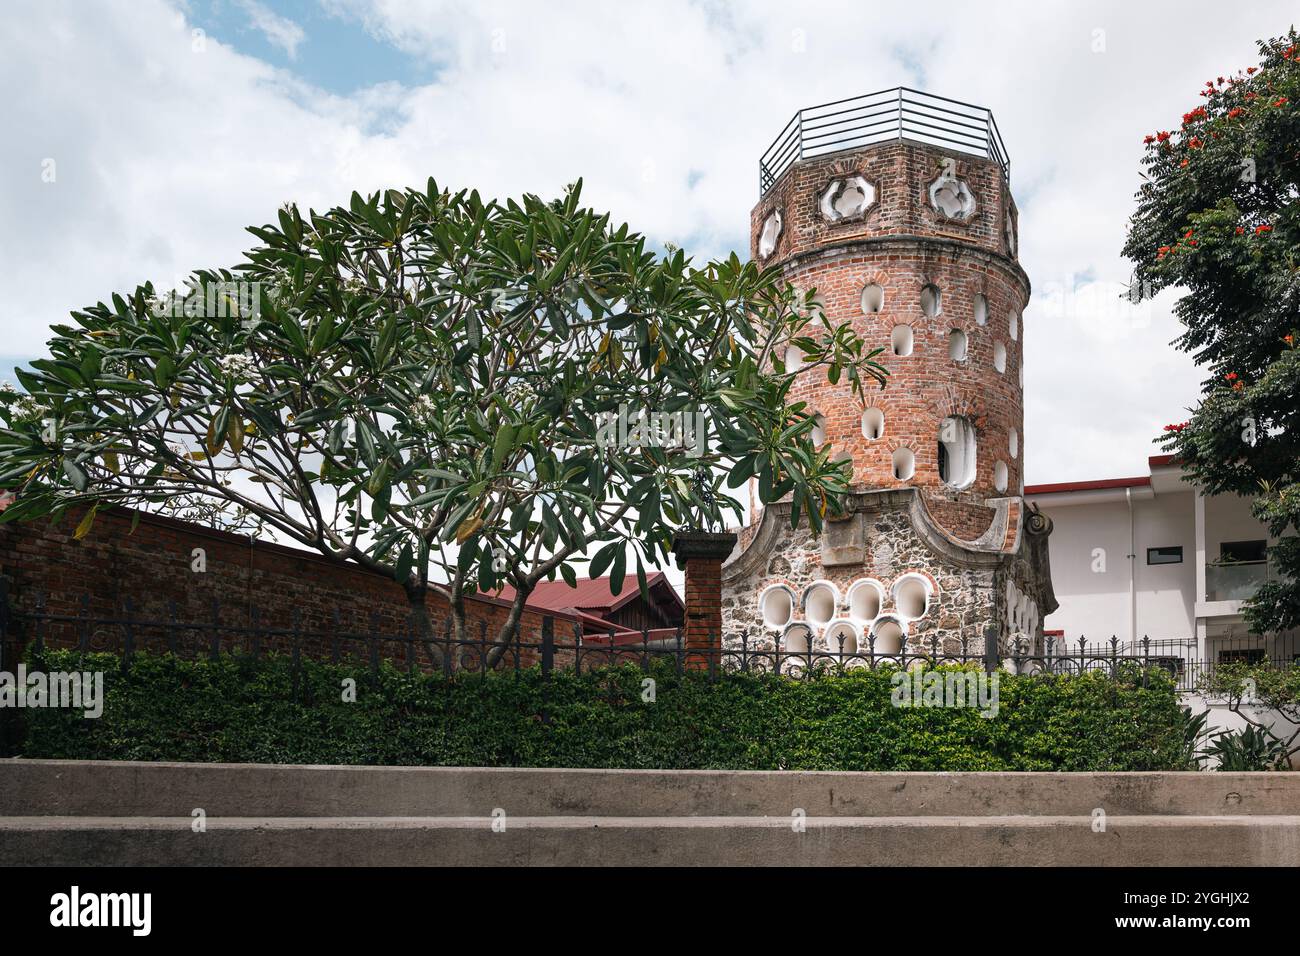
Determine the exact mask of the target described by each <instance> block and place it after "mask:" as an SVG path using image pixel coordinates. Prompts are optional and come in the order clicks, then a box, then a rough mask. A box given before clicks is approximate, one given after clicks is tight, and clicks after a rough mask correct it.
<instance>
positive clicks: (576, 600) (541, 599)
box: [496, 571, 686, 616]
mask: <svg viewBox="0 0 1300 956" xmlns="http://www.w3.org/2000/svg"><path fill="white" fill-rule="evenodd" d="M646 588H647V589H649V590H650V591H652V592H657V593H656V594H655V596H656V597H668V596H669V595H671V598H670V600H671V601H673V602H674V603H675V604H677V606H678V607H680V608H682V610H683V611H684V610H685V608H686V606H685V605H684V604H682V599H681V598H680V597H679V596H678V594H677V590H676V589H675V588H674V587H673V586H672V584H671V583H670V582H669V581H668V577H667V575H665V574H664V573H663V572H662V571H652V572H651V573H649V574H647V575H646ZM640 593H641V591H640V589H639V588H638V587H637V584H636V576H635V575H631V574H629V575H628V576H627V577H626V578H624V580H623V590H622V591H621V592H620V593H618V594H613V593H611V592H610V590H609V577H608V575H606V576H605V577H601V578H579V579H578V586H577V587H569V583H568V582H567V581H565V580H563V579H560V580H556V581H542V582H541V583H540V584H538V585H537V587H536V588H534V589H533V593H532V594H530V595H528V607H534V608H543V609H546V610H554V611H561V610H566V609H576V610H579V611H585V612H587V613H590V614H596V615H597V616H600V615H603V614H611V613H613V612H614V611H617V610H618V609H619V608H620V607H622V606H623V605H624V604H627V603H628V602H629V601H632V600H634V599H635V598H636V597H637V595H639V594H640ZM496 596H497V597H499V598H501V599H503V600H506V601H513V600H514V597H515V589H514V588H513V587H511V586H510V585H505V586H504V587H502V588H501V590H500V591H497V592H496Z"/></svg>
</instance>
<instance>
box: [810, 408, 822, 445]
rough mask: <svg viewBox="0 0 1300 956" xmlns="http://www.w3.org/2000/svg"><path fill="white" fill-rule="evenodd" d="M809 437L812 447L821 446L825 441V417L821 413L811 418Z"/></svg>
mask: <svg viewBox="0 0 1300 956" xmlns="http://www.w3.org/2000/svg"><path fill="white" fill-rule="evenodd" d="M809 437H810V438H811V439H812V443H813V444H814V445H821V444H822V443H824V442H825V441H826V416H825V415H823V414H822V413H821V412H818V413H817V414H815V415H814V416H813V427H812V432H811V433H810V435H809Z"/></svg>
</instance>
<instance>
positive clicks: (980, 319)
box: [975, 293, 989, 325]
mask: <svg viewBox="0 0 1300 956" xmlns="http://www.w3.org/2000/svg"><path fill="white" fill-rule="evenodd" d="M988 322H989V300H988V299H986V298H984V296H983V295H982V294H978V293H977V294H976V296H975V324H976V325H988Z"/></svg>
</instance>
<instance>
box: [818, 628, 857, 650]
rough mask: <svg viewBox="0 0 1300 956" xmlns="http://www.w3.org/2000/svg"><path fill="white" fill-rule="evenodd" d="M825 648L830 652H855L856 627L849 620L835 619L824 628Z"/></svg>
mask: <svg viewBox="0 0 1300 956" xmlns="http://www.w3.org/2000/svg"><path fill="white" fill-rule="evenodd" d="M826 649H827V650H828V651H830V652H831V653H832V654H856V653H857V652H858V629H857V628H856V627H855V626H854V625H853V623H852V622H851V621H836V622H835V623H833V624H832V625H831V626H830V627H828V628H826Z"/></svg>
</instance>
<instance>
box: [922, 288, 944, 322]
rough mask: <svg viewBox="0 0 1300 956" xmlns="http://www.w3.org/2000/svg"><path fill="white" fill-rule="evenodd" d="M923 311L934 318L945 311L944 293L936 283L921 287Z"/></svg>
mask: <svg viewBox="0 0 1300 956" xmlns="http://www.w3.org/2000/svg"><path fill="white" fill-rule="evenodd" d="M921 311H922V312H924V313H925V314H926V315H927V316H929V317H930V318H932V319H933V318H934V317H935V316H936V315H938V314H939V313H940V312H942V311H943V294H942V293H941V292H940V291H939V287H938V286H937V285H935V284H934V283H929V284H928V285H925V286H922V287H921Z"/></svg>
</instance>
